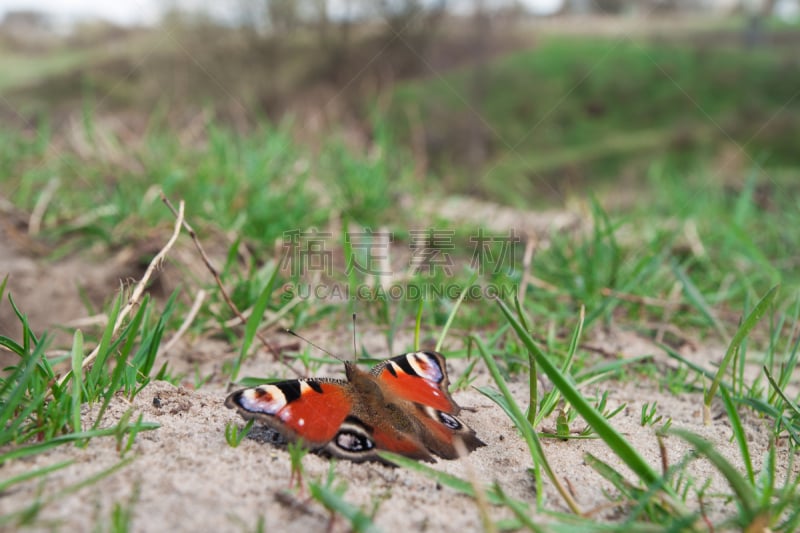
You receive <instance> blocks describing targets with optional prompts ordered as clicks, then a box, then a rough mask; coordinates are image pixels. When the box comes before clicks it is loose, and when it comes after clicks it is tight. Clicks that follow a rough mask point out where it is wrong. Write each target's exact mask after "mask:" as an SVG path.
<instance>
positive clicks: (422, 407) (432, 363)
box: [373, 352, 485, 459]
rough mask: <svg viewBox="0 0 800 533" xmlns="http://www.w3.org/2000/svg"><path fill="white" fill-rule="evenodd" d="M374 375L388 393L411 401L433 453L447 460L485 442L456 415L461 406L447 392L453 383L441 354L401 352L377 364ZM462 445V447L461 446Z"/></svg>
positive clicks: (420, 431)
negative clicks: (401, 353)
mask: <svg viewBox="0 0 800 533" xmlns="http://www.w3.org/2000/svg"><path fill="white" fill-rule="evenodd" d="M373 375H375V376H376V377H377V379H378V382H379V383H380V385H381V387H382V388H383V390H384V391H385V392H386V393H388V395H393V396H394V397H396V398H400V399H402V400H406V401H408V402H411V403H412V405H413V418H414V420H416V421H418V423H419V424H421V427H420V428H419V429H418V431H417V433H418V437H419V440H420V441H421V442H422V443H423V444H424V446H425V447H426V448H427V449H428V450H430V451H431V452H433V453H435V454H436V455H438V456H440V457H443V458H445V459H454V458H456V457H459V456H460V455H461V454H462V452H464V451H466V452H469V451H472V450H474V449H475V448H478V447H480V446H484V445H485V443H484V442H483V441H481V440H480V439H479V438H478V437H477V435H475V432H474V431H473V430H472V429H470V428H469V427H468V426H467V425H466V424H465V423H464V422H462V421H461V419H459V418H458V417H457V416H456V415H457V414H458V413H459V411H460V410H461V408H460V407H459V406H458V404H456V403H455V401H454V400H453V398H452V397H451V396H450V393H449V392H448V391H447V387H448V385H449V383H450V382H449V380H448V377H447V368H446V366H445V360H444V356H442V355H441V354H439V353H437V352H414V353H408V354H404V355H399V356H397V357H393V358H392V359H389V360H388V361H386V362H385V363H382V364H381V365H379V366H377V367H376V368H375V369H374V370H373ZM459 440H460V441H461V442H460V444H459V443H458V442H457V441H459ZM462 444H463V448H464V449H463V450H462V449H460V445H462ZM387 449H390V450H391V448H387Z"/></svg>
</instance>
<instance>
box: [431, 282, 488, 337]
mask: <svg viewBox="0 0 800 533" xmlns="http://www.w3.org/2000/svg"><path fill="white" fill-rule="evenodd" d="M477 279H478V273H477V272H475V273H474V274H472V276H470V278H469V281H467V284H466V285H464V288H463V289H462V290H461V294H459V295H458V300H456V303H455V304H454V305H453V309H452V311H450V316H448V317H447V322H445V323H444V327H443V328H442V333H441V335H439V340H438V341H436V348H435V350H436V351H437V352H438V351H439V350H441V349H442V344H444V338H445V337H446V336H447V332H448V331H449V330H450V326H451V325H452V324H453V320H454V319H455V317H456V313H457V312H458V308H459V307H461V302H463V301H464V297H465V296H466V295H467V291H469V288H470V287H472V285H473V284H474V283H475V280H477Z"/></svg>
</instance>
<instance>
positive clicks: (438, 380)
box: [372, 352, 460, 414]
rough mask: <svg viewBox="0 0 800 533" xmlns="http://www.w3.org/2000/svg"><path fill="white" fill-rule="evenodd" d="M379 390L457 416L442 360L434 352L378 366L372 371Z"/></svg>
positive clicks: (406, 356) (392, 360) (410, 355)
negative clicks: (381, 389) (380, 388)
mask: <svg viewBox="0 0 800 533" xmlns="http://www.w3.org/2000/svg"><path fill="white" fill-rule="evenodd" d="M372 374H373V375H375V376H376V377H377V378H378V381H379V382H380V384H381V386H382V387H383V388H384V389H385V390H387V391H389V392H390V393H391V394H393V395H395V396H396V397H398V398H402V399H404V400H408V401H411V402H414V403H419V404H423V405H429V406H431V407H433V408H435V409H439V410H440V411H444V412H446V413H452V414H457V413H458V412H459V410H460V408H459V407H458V405H457V404H456V403H455V402H454V401H453V398H451V397H450V393H449V392H448V391H447V387H448V386H449V385H450V381H449V380H448V378H447V368H446V367H445V362H444V356H442V354H440V353H437V352H412V353H407V354H403V355H398V356H397V357H392V358H391V359H389V360H387V361H385V362H383V363H381V364H380V365H378V366H376V367H375V368H374V369H373V370H372Z"/></svg>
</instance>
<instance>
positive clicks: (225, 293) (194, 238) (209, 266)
mask: <svg viewBox="0 0 800 533" xmlns="http://www.w3.org/2000/svg"><path fill="white" fill-rule="evenodd" d="M161 201H162V202H164V204H165V205H166V206H167V207H168V208H169V210H170V211H172V213H173V214H174V215H176V216H177V213H176V211H175V208H174V207H173V205H172V202H170V201H169V199H168V198H167V197H166V196H165V195H164V193H163V192H162V193H161ZM181 223H182V225H183V227H184V228H185V229H186V231H187V233H189V236H190V237H191V238H192V242H193V243H194V246H195V248H197V251H198V252H199V253H200V257H201V258H202V259H203V263H205V265H206V268H207V269H208V270H209V272H211V275H212V276H214V281H215V282H216V283H217V287H219V291H220V294H222V299H223V300H225V303H226V304H228V307H230V309H231V311H233V313H234V314H235V315H236V316H237V317H238V318H239V320H240V322H241V323H242V324H246V323H247V318H245V317H244V315H242V313H241V311H239V308H238V307H236V304H235V303H233V300H231V297H230V296H229V295H228V291H227V290H226V289H225V286H224V285H223V284H222V279H221V278H220V277H219V271H218V270H217V269H216V267H214V265H213V264H212V263H211V259H209V257H208V255H207V254H206V251H205V249H204V248H203V245H202V244H200V240H199V239H198V238H197V233H196V232H195V231H194V229H193V228H192V227H191V226H190V225H189V223H188V222H186V221H185V220H183V217H181ZM256 337H257V338H258V340H259V341H261V344H263V345H264V346H265V347H266V348H267V350H269V351H270V353H271V354H272V357H273V359H274V360H276V361H280V362H281V363H282V364H284V365H285V366H286V367H287V368H289V369H291V370H292V371H293V372H295V373H297V371H296V370H294V369H293V368H292V367H291V366H290V365H289V364H287V363H286V362H285V361H283V358H282V357H281V356H280V352H278V351H277V350H276V349H275V348H274V347H273V346H272V344H271V343H270V342H269V341H268V340H267V339H266V338H264V336H263V335H262V334H261V333H259V332H256Z"/></svg>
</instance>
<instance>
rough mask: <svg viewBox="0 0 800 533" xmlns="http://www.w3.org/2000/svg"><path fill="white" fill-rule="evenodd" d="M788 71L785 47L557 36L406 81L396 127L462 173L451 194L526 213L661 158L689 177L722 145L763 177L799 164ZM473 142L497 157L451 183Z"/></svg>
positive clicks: (444, 167) (397, 96)
mask: <svg viewBox="0 0 800 533" xmlns="http://www.w3.org/2000/svg"><path fill="white" fill-rule="evenodd" d="M787 60H788V56H785V55H781V53H780V52H779V51H778V50H776V49H771V50H770V51H769V52H767V51H759V50H753V51H741V50H731V49H726V48H724V47H715V46H714V45H713V43H711V42H708V43H706V44H705V45H689V44H687V43H685V42H681V43H678V42H648V41H646V40H633V39H631V38H628V37H624V36H623V37H619V38H616V39H598V38H574V37H570V38H565V37H553V36H550V37H545V38H542V39H541V40H540V42H538V43H537V45H536V46H535V47H533V48H531V49H529V50H524V51H520V52H517V53H514V54H510V55H508V56H506V57H503V58H502V59H500V60H497V61H494V62H492V63H490V64H488V65H486V66H484V67H481V70H477V68H473V67H467V68H464V69H462V70H459V71H457V72H447V73H443V74H442V75H441V76H436V77H431V78H429V79H423V80H411V81H409V82H407V83H404V84H401V85H400V86H398V87H397V88H396V89H395V91H394V101H393V103H392V108H391V117H392V120H393V121H394V122H396V123H397V124H399V125H400V127H401V128H403V127H405V128H406V129H405V130H403V131H408V132H410V131H413V129H414V128H415V127H423V128H424V131H425V135H426V137H427V138H429V139H432V141H431V148H430V152H431V153H430V154H429V155H430V156H431V158H432V161H433V163H434V165H435V168H436V169H438V170H440V171H441V172H442V173H443V174H449V175H451V176H453V177H456V178H457V177H458V176H461V178H460V180H456V179H451V183H452V185H451V186H452V187H455V188H457V189H460V190H475V189H478V190H480V191H481V192H483V193H484V194H486V195H489V196H491V197H494V198H499V199H501V200H502V201H503V202H504V203H511V204H516V205H519V206H521V207H523V206H527V205H530V202H536V201H537V200H539V201H541V200H542V199H544V200H545V201H552V200H553V199H555V200H561V199H562V198H563V196H564V195H565V194H568V193H569V192H570V191H574V190H579V189H580V188H582V187H590V188H598V187H602V188H603V189H606V188H607V187H613V186H614V183H615V179H613V178H615V177H617V176H619V175H620V173H622V172H625V171H631V169H635V172H637V173H640V172H641V171H642V170H644V169H646V168H647V166H648V165H649V164H650V163H651V162H652V161H653V159H661V160H664V161H668V162H669V164H670V165H672V166H675V167H676V168H678V169H680V171H681V172H682V173H684V174H685V173H687V171H691V170H692V169H693V168H696V167H697V165H698V163H701V162H703V161H707V160H709V158H711V159H713V158H714V157H715V153H716V152H718V151H719V148H720V147H721V146H724V145H726V144H727V145H734V146H736V145H738V146H739V147H741V148H742V149H743V150H744V153H745V154H746V155H745V156H744V159H745V160H746V161H758V162H759V164H761V165H765V164H766V165H767V167H768V168H773V169H778V168H780V167H782V166H796V165H797V163H798V161H797V153H796V151H795V150H794V149H793V147H792V146H791V143H787V140H788V139H790V138H793V137H795V136H796V135H797V123H798V120H797V119H798V107H797V105H796V104H797V102H796V99H795V98H794V96H795V95H794V92H793V90H792V89H791V87H796V86H797V85H798V82H797V80H795V81H794V82H789V80H788V79H787V78H786V76H790V77H792V76H796V75H797V72H796V69H792V70H787V69H786V68H785V67H784V65H785V64H786V61H787ZM770 80H771V81H770ZM787 82H788V83H787ZM473 95H477V96H473ZM776 112H777V114H775V113H776ZM408 117H426V119H425V121H424V123H423V124H414V123H409V118H408ZM466 117H472V118H466ZM476 117H478V118H476ZM467 120H475V121H478V122H480V123H481V124H482V125H483V131H482V132H481V131H480V128H477V129H478V130H479V132H478V133H476V132H475V130H476V127H474V126H469V125H468V124H466V123H465V121H467ZM753 124H757V125H758V126H756V128H753V127H752V125H753ZM789 132H794V133H789ZM408 135H410V133H408ZM476 135H478V136H479V138H480V140H481V141H480V142H482V143H484V146H485V149H486V151H487V152H488V156H487V157H486V161H485V162H484V166H483V168H479V169H474V168H473V169H467V170H468V172H460V173H452V172H451V170H452V169H459V168H462V167H463V165H462V164H460V163H459V161H461V160H463V158H464V154H465V153H469V150H471V149H472V148H471V147H473V146H474V143H475V136H476ZM439 139H447V142H446V143H441V142H436V141H437V140H439ZM434 142H435V144H434ZM734 143H735V144H734ZM765 155H768V159H766V158H765V157H764V156H765ZM762 158H763V159H762ZM726 170H728V171H730V169H726ZM469 171H471V172H469ZM565 174H567V175H569V176H570V177H569V178H567V177H565ZM468 176H469V177H470V182H469V183H468V182H467V180H466V178H467V177H468ZM603 177H606V178H609V177H611V178H612V179H609V180H606V181H605V182H604V181H603V180H601V179H598V178H603ZM476 178H477V182H476Z"/></svg>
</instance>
